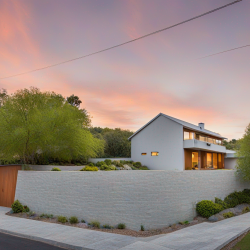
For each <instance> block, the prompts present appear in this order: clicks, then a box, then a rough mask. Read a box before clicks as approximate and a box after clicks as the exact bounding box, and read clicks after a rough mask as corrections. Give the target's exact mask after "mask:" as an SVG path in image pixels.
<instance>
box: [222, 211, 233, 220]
mask: <svg viewBox="0 0 250 250" xmlns="http://www.w3.org/2000/svg"><path fill="white" fill-rule="evenodd" d="M223 217H224V218H225V219H227V218H231V217H234V213H232V212H227V213H224V214H223Z"/></svg>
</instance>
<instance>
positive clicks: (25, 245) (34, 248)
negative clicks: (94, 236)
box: [0, 233, 87, 250]
mask: <svg viewBox="0 0 250 250" xmlns="http://www.w3.org/2000/svg"><path fill="white" fill-rule="evenodd" d="M63 249H64V250H65V248H60V247H56V246H52V245H48V244H46V243H42V242H38V241H34V240H28V239H24V238H20V237H16V236H12V235H9V234H3V233H0V250H63ZM86 249H87V248H86Z"/></svg>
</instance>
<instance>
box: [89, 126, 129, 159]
mask: <svg viewBox="0 0 250 250" xmlns="http://www.w3.org/2000/svg"><path fill="white" fill-rule="evenodd" d="M90 131H91V133H92V134H93V136H94V137H96V138H99V139H103V140H104V141H105V147H104V155H98V156H99V157H131V142H130V141H129V140H128V138H129V137H130V136H131V135H132V134H133V132H132V131H129V130H122V129H120V128H116V129H111V128H100V127H94V128H90Z"/></svg>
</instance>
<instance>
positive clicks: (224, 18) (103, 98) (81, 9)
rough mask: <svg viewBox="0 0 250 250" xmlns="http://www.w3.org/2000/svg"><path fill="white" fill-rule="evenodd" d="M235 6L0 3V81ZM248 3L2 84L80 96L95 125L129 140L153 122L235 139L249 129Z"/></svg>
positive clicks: (0, 84)
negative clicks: (168, 119)
mask: <svg viewBox="0 0 250 250" xmlns="http://www.w3.org/2000/svg"><path fill="white" fill-rule="evenodd" d="M230 2H233V0H202V1H201V0H119V1H118V0H105V1H104V0H53V1H52V0H42V1H41V0H0V78H1V77H5V76H9V75H12V74H18V73H22V72H25V71H29V70H32V69H36V68H40V67H43V66H47V65H50V64H54V63H58V62H60V61H64V60H68V59H71V58H75V57H79V56H82V55H85V54H89V53H92V52H95V51H98V50H101V49H105V48H107V47H111V46H113V45H116V44H119V43H123V42H126V41H128V40H131V39H134V38H136V37H139V36H142V35H145V34H148V33H150V32H154V31H156V30H159V29H162V28H165V27H168V26H171V25H173V24H176V23H179V22H181V21H184V20H186V19H189V18H192V17H194V16H197V15H199V14H202V13H204V12H207V11H209V10H212V9H215V8H218V7H220V6H222V5H225V4H227V3H230ZM249 8H250V1H249V0H243V1H241V2H239V3H237V4H234V5H232V6H230V7H227V8H225V9H223V10H220V11H217V12H215V13H212V14H210V15H207V16H205V17H202V18H199V19H197V20H194V21H192V22H189V23H186V24H183V25H181V26H178V27H175V28H173V29H170V30H167V31H164V32H161V33H159V34H156V35H154V36H151V37H148V38H145V39H142V40H139V41H136V42H134V43H130V44H128V45H125V46H122V47H119V48H116V49H113V50H110V51H107V52H104V53H101V54H97V55H94V56H91V57H88V58H84V59H81V60H77V61H74V62H71V63H67V64H64V65H60V66H57V67H52V68H49V69H46V70H42V71H37V72H34V73H30V74H26V75H22V76H18V77H13V78H8V79H3V80H0V89H1V88H5V89H7V91H8V93H9V94H10V93H14V92H15V91H16V90H18V89H23V88H29V87H30V86H34V87H38V88H39V89H40V90H42V91H55V92H56V93H60V94H62V95H63V96H64V97H67V96H70V95H72V94H75V95H78V96H79V97H80V99H81V100H82V102H83V103H82V105H81V107H82V108H85V109H86V110H87V111H88V112H89V113H90V115H91V117H92V125H93V126H100V127H111V128H116V127H120V128H122V129H130V130H132V131H136V130H137V129H139V128H140V127H142V126H143V125H144V124H145V123H147V122H148V121H149V120H151V119H152V118H153V117H155V116H156V115H157V114H158V113H164V114H167V115H170V116H173V117H176V118H178V119H181V120H184V121H187V122H190V123H193V124H197V125H198V123H199V122H203V123H205V128H206V129H209V130H212V131H215V132H218V133H220V134H222V135H223V136H225V137H227V138H228V139H233V138H235V139H238V138H241V137H242V136H243V134H244V130H245V128H246V126H247V125H248V124H249V123H250V112H249V107H250V98H249V97H250V95H249V93H250V82H249V81H250V70H249V64H250V47H247V48H244V49H241V50H235V51H232V52H229V53H225V54H221V55H217V56H213V57H209V58H205V59H200V60H197V58H200V57H203V56H206V55H209V54H213V53H217V52H220V51H223V50H227V49H231V48H235V47H239V46H244V45H247V44H250V32H249V27H250V15H249Z"/></svg>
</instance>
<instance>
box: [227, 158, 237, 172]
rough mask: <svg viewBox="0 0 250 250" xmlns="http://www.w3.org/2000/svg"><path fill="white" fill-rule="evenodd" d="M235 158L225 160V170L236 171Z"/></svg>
mask: <svg viewBox="0 0 250 250" xmlns="http://www.w3.org/2000/svg"><path fill="white" fill-rule="evenodd" d="M236 165H237V158H225V168H226V169H234V170H235V169H236Z"/></svg>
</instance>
